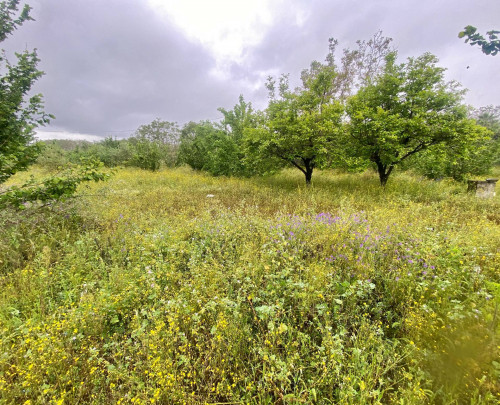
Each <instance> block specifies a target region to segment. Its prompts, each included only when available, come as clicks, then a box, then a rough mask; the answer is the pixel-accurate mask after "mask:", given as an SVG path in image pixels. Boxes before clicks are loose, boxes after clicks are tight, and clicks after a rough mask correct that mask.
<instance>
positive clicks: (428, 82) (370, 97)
mask: <svg viewBox="0 0 500 405" xmlns="http://www.w3.org/2000/svg"><path fill="white" fill-rule="evenodd" d="M436 64H437V58H436V57H435V56H433V55H431V54H428V53H427V54H424V55H422V56H420V57H418V58H409V59H408V62H407V63H405V64H400V65H398V64H396V63H395V54H393V55H391V56H390V57H389V58H388V60H387V65H386V68H385V71H384V73H383V75H381V76H380V77H379V78H378V79H377V81H376V82H374V83H373V84H370V85H368V86H366V87H364V88H362V89H360V91H359V92H358V94H356V95H355V96H353V97H352V98H351V99H350V100H349V102H348V106H347V113H348V115H349V124H348V129H349V136H350V138H349V140H350V142H349V149H350V150H351V151H352V153H353V155H354V156H358V157H362V158H364V159H366V160H368V161H371V162H372V163H373V164H375V165H376V167H377V170H378V173H379V177H380V182H381V184H382V185H385V184H386V183H387V180H388V178H389V176H390V174H391V173H392V171H393V169H394V168H395V167H396V166H397V165H399V164H401V162H403V161H404V160H406V159H407V158H409V157H411V156H414V155H417V154H420V153H421V152H422V151H424V150H426V149H428V148H430V147H433V146H435V145H445V146H447V147H451V148H453V150H454V155H455V156H461V157H464V158H466V157H467V153H468V151H469V150H470V148H471V147H473V146H474V145H475V144H477V143H480V142H483V141H485V140H487V139H488V138H487V135H488V131H487V130H485V129H484V128H483V127H481V126H479V125H477V124H476V123H475V121H474V120H471V119H468V118H467V116H466V113H467V110H466V108H465V106H463V105H461V104H460V102H461V99H462V95H463V91H461V90H459V89H458V88H457V85H456V84H455V83H453V82H452V83H445V82H444V76H443V75H444V69H443V68H440V67H438V66H437V65H436Z"/></svg>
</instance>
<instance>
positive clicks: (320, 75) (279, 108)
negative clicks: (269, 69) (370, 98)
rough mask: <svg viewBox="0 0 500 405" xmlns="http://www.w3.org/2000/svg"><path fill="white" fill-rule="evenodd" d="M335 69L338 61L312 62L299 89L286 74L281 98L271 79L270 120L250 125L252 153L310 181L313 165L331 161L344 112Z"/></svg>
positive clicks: (252, 156)
mask: <svg viewBox="0 0 500 405" xmlns="http://www.w3.org/2000/svg"><path fill="white" fill-rule="evenodd" d="M336 75H337V73H336V70H335V66H330V65H322V64H319V63H313V64H312V65H311V68H310V70H309V72H307V74H306V73H304V74H303V86H302V87H301V88H300V89H296V90H295V91H293V92H292V91H290V90H289V86H288V78H287V76H282V77H281V79H280V83H279V87H280V91H279V92H280V97H279V98H278V99H276V98H275V89H274V87H275V82H274V81H273V80H272V79H269V80H268V89H269V92H270V97H271V99H270V101H269V106H268V108H267V110H266V121H265V123H264V124H263V125H261V126H260V127H258V128H256V129H249V130H247V137H246V145H247V146H246V149H247V155H248V157H247V159H251V160H254V161H259V160H262V161H264V162H266V160H267V162H275V164H280V166H284V165H291V166H294V167H296V168H297V169H299V170H300V171H301V172H302V173H303V174H304V175H305V179H306V183H307V184H309V183H310V182H311V178H312V173H313V170H314V169H315V168H318V167H324V166H326V165H327V164H330V163H331V161H332V159H333V158H334V153H335V152H336V141H337V138H338V133H339V130H340V128H341V116H342V113H343V108H342V105H341V104H340V103H339V102H337V101H336V100H335V99H333V94H332V83H333V82H334V78H335V76H336ZM280 166H278V167H280Z"/></svg>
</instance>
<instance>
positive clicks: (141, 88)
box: [2, 0, 500, 136]
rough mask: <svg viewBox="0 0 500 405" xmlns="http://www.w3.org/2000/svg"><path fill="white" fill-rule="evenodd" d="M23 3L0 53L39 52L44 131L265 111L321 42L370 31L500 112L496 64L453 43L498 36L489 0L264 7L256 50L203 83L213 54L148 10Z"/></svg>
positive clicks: (61, 0) (78, 1)
mask: <svg viewBox="0 0 500 405" xmlns="http://www.w3.org/2000/svg"><path fill="white" fill-rule="evenodd" d="M28 3H29V4H30V5H31V6H32V7H33V16H34V18H35V19H36V21H35V22H28V23H26V24H25V25H24V26H23V27H21V28H20V29H19V30H18V31H17V32H16V33H15V34H14V35H13V36H12V37H11V38H9V39H8V40H7V41H6V42H5V43H4V44H2V45H4V47H6V48H7V50H8V51H12V50H22V49H24V48H27V49H32V48H38V53H39V56H40V59H41V63H40V68H41V69H42V70H44V71H45V73H46V75H45V76H44V77H43V78H42V79H40V81H39V82H38V83H37V85H36V89H35V90H36V91H37V92H41V93H43V94H44V98H45V103H46V110H47V111H48V112H50V113H53V114H54V115H56V120H54V121H53V123H52V124H51V125H50V126H49V127H47V128H46V130H47V131H58V130H60V131H67V132H72V133H86V134H96V135H100V136H106V135H113V136H123V135H129V134H130V133H131V131H130V130H134V129H135V128H137V127H138V126H139V125H141V124H145V123H148V122H150V121H152V120H153V119H154V118H156V117H160V118H161V119H165V120H169V121H177V122H179V123H184V122H187V121H190V120H195V121H198V120H202V119H217V118H219V117H220V113H218V111H217V108H218V107H225V108H231V106H232V105H234V104H235V103H236V101H237V97H238V95H239V94H241V93H242V94H244V95H245V98H246V99H247V100H249V101H252V102H254V104H256V105H257V106H264V105H265V100H266V91H265V87H264V82H265V77H266V76H267V75H268V74H273V75H278V74H280V73H290V74H291V78H292V83H293V80H295V81H297V80H298V77H299V73H300V71H301V70H302V69H304V68H307V67H308V65H309V63H310V62H311V61H312V60H323V59H324V57H325V56H326V53H327V50H328V38H330V37H334V38H337V39H338V40H339V48H343V47H354V46H355V42H356V40H358V39H369V38H370V37H371V36H373V34H374V33H376V32H377V31H378V30H382V32H383V34H384V35H385V36H388V37H392V38H393V39H394V41H393V45H394V46H395V47H396V48H397V50H398V53H399V55H400V60H401V61H403V60H404V58H406V57H408V56H418V55H420V54H422V53H424V52H426V51H429V52H432V53H434V54H435V55H437V56H438V58H439V59H440V61H441V65H442V66H443V67H446V68H448V71H447V78H448V79H450V80H451V79H456V80H458V81H459V82H461V83H462V84H463V85H464V86H465V87H467V88H469V89H470V92H469V94H468V96H467V99H466V101H467V102H469V103H472V104H474V105H476V106H482V105H487V104H500V80H499V73H500V55H499V56H496V57H491V56H486V55H483V54H482V53H481V51H480V50H479V48H477V47H471V46H469V45H467V44H464V42H463V40H460V39H458V38H457V34H458V32H459V31H460V30H461V29H462V28H463V27H464V26H466V25H468V24H471V25H475V26H477V27H478V28H479V29H480V31H482V32H485V31H487V30H490V29H500V20H499V16H500V1H498V0H477V1H474V2H471V1H466V0H455V1H451V0H440V1H436V0H418V1H417V0H399V1H396V0H351V1H347V0H344V1H327V0H308V1H305V0H287V1H277V2H272V5H271V12H272V15H273V16H272V17H273V22H272V24H271V25H269V26H268V27H267V29H265V30H264V32H262V33H261V34H262V40H261V41H260V42H259V43H258V44H256V45H255V44H254V45H249V44H246V46H244V49H243V58H242V59H241V60H240V61H239V62H238V63H236V62H234V63H232V64H231V65H230V66H229V69H228V70H227V72H226V75H227V77H226V78H224V79H222V78H220V77H219V78H217V76H215V75H212V74H210V72H211V71H212V70H213V69H214V68H215V67H216V59H215V57H214V55H212V54H211V53H210V51H209V50H208V49H207V48H205V47H203V46H202V45H201V43H198V42H196V41H195V40H192V39H188V38H187V36H186V35H185V33H184V32H183V31H182V30H181V29H180V28H178V27H177V26H176V25H175V24H174V23H173V22H172V21H169V20H168V19H166V18H165V16H164V15H161V16H160V15H159V14H157V13H156V12H155V10H154V9H152V8H151V7H150V6H149V5H148V3H147V1H146V0H106V1H104V0H31V1H29V2H28ZM297 10H300V16H301V17H300V18H297ZM114 131H116V132H114ZM120 131H123V132H120Z"/></svg>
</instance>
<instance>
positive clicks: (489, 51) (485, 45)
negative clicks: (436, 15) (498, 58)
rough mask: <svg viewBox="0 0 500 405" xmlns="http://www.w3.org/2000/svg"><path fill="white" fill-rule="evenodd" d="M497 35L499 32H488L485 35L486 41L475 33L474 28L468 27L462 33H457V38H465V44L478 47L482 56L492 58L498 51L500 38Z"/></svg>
mask: <svg viewBox="0 0 500 405" xmlns="http://www.w3.org/2000/svg"><path fill="white" fill-rule="evenodd" d="M498 34H500V31H496V30H492V31H488V32H487V33H486V35H488V39H486V38H484V37H483V36H482V35H481V34H479V33H478V32H477V28H476V27H473V26H472V25H468V26H467V27H465V28H464V30H463V31H461V32H459V33H458V37H459V38H464V37H465V43H468V42H469V43H470V45H471V46H474V45H479V46H480V47H481V50H482V51H483V53H484V54H486V55H491V56H494V55H496V54H497V53H498V52H499V51H500V38H499V37H498Z"/></svg>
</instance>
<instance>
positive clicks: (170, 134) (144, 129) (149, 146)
mask: <svg viewBox="0 0 500 405" xmlns="http://www.w3.org/2000/svg"><path fill="white" fill-rule="evenodd" d="M179 136H180V131H179V127H178V126H177V124H176V123H175V122H168V121H161V120H160V119H159V118H157V119H155V120H154V121H153V122H151V123H150V124H147V125H141V126H140V127H139V128H138V129H137V131H136V132H135V135H134V137H133V138H132V139H131V141H132V142H131V143H132V147H133V148H135V150H134V157H133V159H132V162H133V164H135V165H136V166H137V167H141V168H143V169H149V170H158V169H159V167H160V165H161V163H162V162H163V163H165V164H166V165H167V166H168V167H173V166H174V165H175V164H176V162H177V149H178V145H179Z"/></svg>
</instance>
